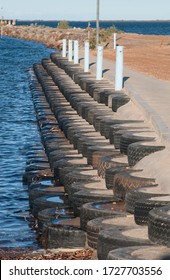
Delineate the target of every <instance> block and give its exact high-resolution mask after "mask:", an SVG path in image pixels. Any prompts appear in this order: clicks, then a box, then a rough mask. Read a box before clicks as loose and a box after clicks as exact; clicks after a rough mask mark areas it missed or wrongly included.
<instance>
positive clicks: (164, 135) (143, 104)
mask: <svg viewBox="0 0 170 280" xmlns="http://www.w3.org/2000/svg"><path fill="white" fill-rule="evenodd" d="M80 55H82V56H80V57H84V56H83V52H80ZM95 62H96V56H94V55H91V54H90V64H92V66H91V67H90V70H91V72H92V73H93V74H95V73H96V63H95ZM81 65H83V60H81ZM103 71H104V74H103V79H107V80H109V81H112V82H113V83H114V76H115V63H113V62H112V61H110V60H108V59H104V60H103ZM124 91H125V93H126V94H128V95H129V96H130V98H131V101H132V102H131V103H132V104H134V108H137V111H138V109H139V112H141V114H142V117H143V119H144V120H146V122H147V123H149V124H150V125H151V127H152V128H153V129H154V131H155V132H156V133H157V135H158V141H159V143H162V144H163V145H165V149H164V150H163V151H159V152H156V153H153V154H151V155H149V156H147V157H144V158H143V159H142V160H140V161H139V163H137V164H136V166H135V168H134V169H142V170H143V171H142V173H141V176H143V177H151V178H155V179H156V183H157V184H158V185H159V186H160V187H161V188H162V190H163V191H166V192H169V193H170V187H169V183H170V173H169V166H170V81H163V80H158V79H156V78H154V77H152V76H148V75H146V74H144V73H141V72H137V71H134V70H132V69H130V68H128V67H124ZM130 106H131V105H130ZM130 106H129V107H130ZM121 108H122V109H121ZM121 108H120V111H121V113H122V111H123V110H124V108H123V107H121ZM130 108H133V107H132V106H131V107H130Z"/></svg>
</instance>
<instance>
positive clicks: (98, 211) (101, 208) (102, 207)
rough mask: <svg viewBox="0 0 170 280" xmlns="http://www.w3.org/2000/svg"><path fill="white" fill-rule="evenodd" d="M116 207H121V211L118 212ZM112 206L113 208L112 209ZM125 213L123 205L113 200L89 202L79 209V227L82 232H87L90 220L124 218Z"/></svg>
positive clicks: (115, 199)
mask: <svg viewBox="0 0 170 280" xmlns="http://www.w3.org/2000/svg"><path fill="white" fill-rule="evenodd" d="M117 203H118V205H120V206H121V205H122V209H121V211H120V209H119V210H118V209H117V208H118V207H117V208H116V206H117ZM113 206H114V208H113ZM125 215H126V211H124V208H123V203H122V202H121V201H120V200H118V199H117V198H114V199H113V200H107V201H97V202H89V203H85V204H83V205H82V207H81V209H80V225H81V228H82V229H83V230H85V231H86V230H87V223H88V222H89V221H90V220H93V219H96V218H99V217H107V216H121V217H122V216H125Z"/></svg>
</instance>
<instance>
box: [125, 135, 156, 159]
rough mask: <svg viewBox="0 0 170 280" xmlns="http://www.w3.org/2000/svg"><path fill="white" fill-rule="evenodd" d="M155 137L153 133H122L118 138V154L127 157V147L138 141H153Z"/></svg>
mask: <svg viewBox="0 0 170 280" xmlns="http://www.w3.org/2000/svg"><path fill="white" fill-rule="evenodd" d="M155 137H156V136H155V135H154V134H153V133H150V132H149V131H148V132H145V133H144V132H141V133H124V134H123V135H122V136H121V138H120V152H121V153H122V154H125V155H127V151H128V146H129V145H130V144H132V143H135V142H139V141H154V140H155Z"/></svg>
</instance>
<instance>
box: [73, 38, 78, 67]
mask: <svg viewBox="0 0 170 280" xmlns="http://www.w3.org/2000/svg"><path fill="white" fill-rule="evenodd" d="M78 63H79V43H78V41H77V40H75V41H74V64H78Z"/></svg>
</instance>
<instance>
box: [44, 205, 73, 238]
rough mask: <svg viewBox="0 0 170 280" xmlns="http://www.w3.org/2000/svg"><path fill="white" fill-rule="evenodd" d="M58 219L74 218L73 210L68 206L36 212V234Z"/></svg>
mask: <svg viewBox="0 0 170 280" xmlns="http://www.w3.org/2000/svg"><path fill="white" fill-rule="evenodd" d="M60 218H74V212H73V209H72V208H71V207H69V206H63V207H56V208H47V209H44V210H42V211H40V212H38V232H39V233H41V232H42V230H43V226H44V225H46V224H47V223H50V222H52V221H53V220H58V219H60Z"/></svg>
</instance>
